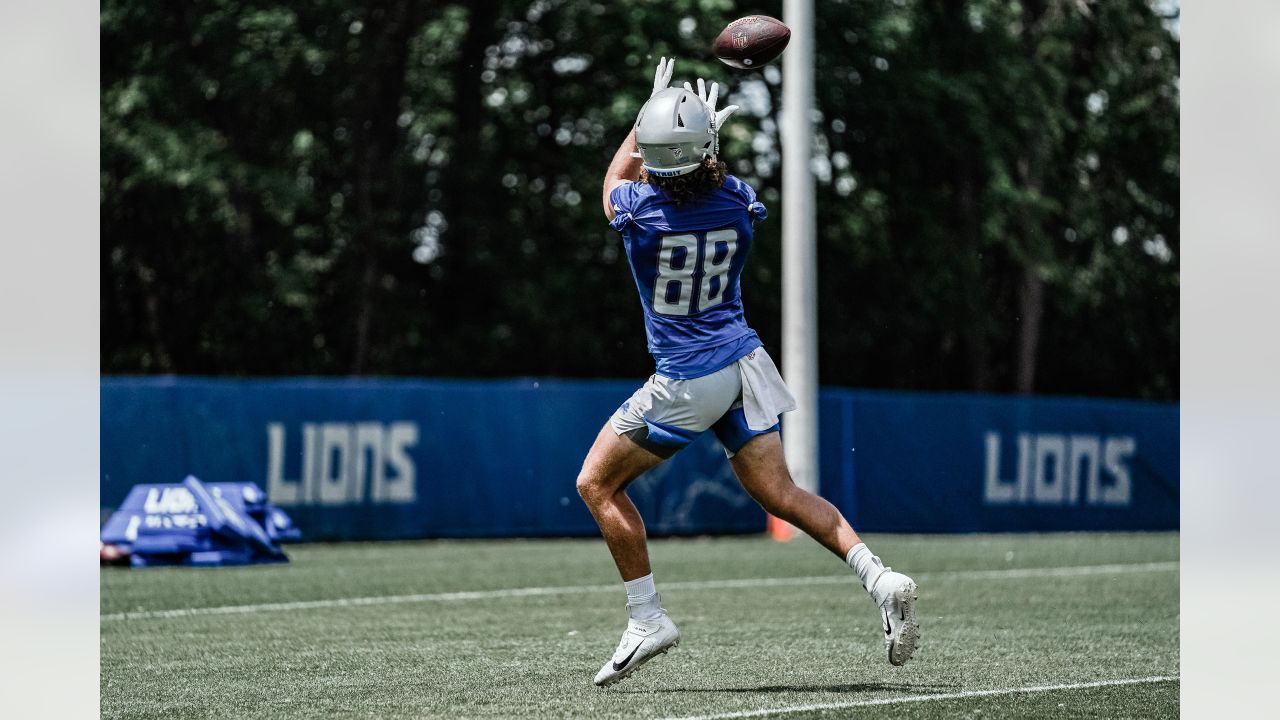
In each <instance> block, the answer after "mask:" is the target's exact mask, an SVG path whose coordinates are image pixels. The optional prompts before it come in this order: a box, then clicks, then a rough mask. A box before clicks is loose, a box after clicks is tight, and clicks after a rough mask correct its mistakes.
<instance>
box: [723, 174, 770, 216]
mask: <svg viewBox="0 0 1280 720" xmlns="http://www.w3.org/2000/svg"><path fill="white" fill-rule="evenodd" d="M730 183H732V184H731V190H732V191H733V192H734V193H735V194H737V195H738V197H740V198H742V201H743V202H744V203H745V204H746V206H747V214H748V215H750V216H751V222H752V223H753V224H754V223H757V222H760V221H761V220H764V219H765V218H767V217H769V210H768V208H766V207H765V206H764V203H762V202H760V200H759V199H757V198H756V191H755V188H753V187H751V186H750V185H748V184H746V183H745V182H743V181H742V180H740V179H738V178H737V177H735V176H732V175H731V176H729V179H728V180H727V181H726V184H730Z"/></svg>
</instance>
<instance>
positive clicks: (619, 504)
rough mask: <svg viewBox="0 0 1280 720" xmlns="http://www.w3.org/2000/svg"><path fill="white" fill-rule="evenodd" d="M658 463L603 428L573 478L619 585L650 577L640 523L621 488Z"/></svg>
mask: <svg viewBox="0 0 1280 720" xmlns="http://www.w3.org/2000/svg"><path fill="white" fill-rule="evenodd" d="M662 460H663V458H662V457H659V456H658V455H655V454H654V453H653V452H651V451H649V450H646V449H644V448H643V447H641V446H640V445H638V444H636V443H635V442H634V441H632V440H631V439H629V438H626V437H623V436H621V435H619V434H618V433H616V432H615V431H614V429H613V427H611V425H610V424H609V423H605V425H604V427H602V428H600V433H599V434H598V435H596V441H595V442H594V443H593V444H592V445H591V450H590V451H589V452H588V453H587V458H586V460H584V461H583V463H582V471H581V472H580V473H579V474H578V494H579V495H581V496H582V500H583V502H585V503H586V504H587V508H588V509H589V510H591V515H592V516H593V517H595V519H596V524H597V525H599V526H600V534H601V535H603V536H604V541H605V544H606V545H608V546H609V552H610V554H612V555H613V562H614V564H615V565H617V566H618V573H619V574H621V575H622V580H623V582H628V581H632V580H635V579H637V578H640V577H643V576H645V575H648V574H650V572H651V569H650V567H649V549H648V547H647V543H646V538H645V530H644V520H642V519H641V518H640V511H639V510H636V506H635V503H633V502H631V498H629V497H627V493H626V489H627V485H629V484H631V481H632V480H635V479H636V478H637V477H640V475H642V474H643V473H644V472H645V471H646V470H649V469H650V468H652V467H654V466H655V465H657V464H658V463H660V462H662Z"/></svg>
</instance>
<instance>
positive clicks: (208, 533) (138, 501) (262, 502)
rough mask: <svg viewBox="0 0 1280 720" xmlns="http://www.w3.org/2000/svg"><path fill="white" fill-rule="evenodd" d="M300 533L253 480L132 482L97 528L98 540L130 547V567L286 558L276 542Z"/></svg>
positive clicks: (231, 562) (236, 562)
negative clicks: (102, 523) (103, 523)
mask: <svg viewBox="0 0 1280 720" xmlns="http://www.w3.org/2000/svg"><path fill="white" fill-rule="evenodd" d="M301 539H302V533H301V532H300V531H299V530H298V528H297V527H295V526H294V524H293V520H291V519H290V518H289V516H288V515H286V514H285V513H284V511H282V510H280V509H279V508H277V507H275V506H274V505H271V504H270V503H269V502H267V494H266V493H264V492H263V491H262V488H260V487H258V486H257V484H256V483H251V482H244V483H208V484H205V483H202V482H200V481H199V480H197V479H196V478H194V477H192V476H190V475H188V476H187V478H186V479H185V480H183V481H182V483H181V484H144V485H134V486H133V489H132V490H130V491H129V496H128V497H127V498H125V501H124V504H122V505H121V506H120V509H119V510H117V511H116V512H115V513H114V514H112V516H111V519H109V520H107V524H106V525H104V526H103V528H102V542H103V544H105V545H116V546H119V547H121V548H123V549H125V550H127V551H129V553H130V562H131V563H132V565H133V566H134V567H147V566H152V565H198V566H216V565H247V564H250V563H261V562H288V561H289V558H287V557H286V556H285V554H284V550H282V549H281V547H280V543H281V542H292V541H297V540H301Z"/></svg>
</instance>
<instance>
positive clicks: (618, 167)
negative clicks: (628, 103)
mask: <svg viewBox="0 0 1280 720" xmlns="http://www.w3.org/2000/svg"><path fill="white" fill-rule="evenodd" d="M639 150H640V149H639V148H638V147H636V129H635V128H634V127H633V128H631V132H630V133H628V134H627V139H626V140H623V141H622V145H620V146H619V147H618V152H616V153H614V154H613V160H612V161H610V162H609V169H608V170H607V171H605V174H604V216H605V217H607V218H609V221H610V222H612V221H613V216H614V211H613V202H612V201H611V200H609V195H610V194H611V193H612V192H613V189H614V188H616V187H618V186H619V185H621V184H622V183H625V182H632V181H634V180H635V179H636V178H638V177H639V176H640V158H639V157H638V156H639V154H640V153H639ZM633 155H634V156H633Z"/></svg>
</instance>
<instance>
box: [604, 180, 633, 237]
mask: <svg viewBox="0 0 1280 720" xmlns="http://www.w3.org/2000/svg"><path fill="white" fill-rule="evenodd" d="M637 200H638V193H637V192H636V184H635V183H634V182H624V183H622V184H621V185H618V186H617V187H615V188H614V189H613V190H612V191H610V192H609V204H610V205H613V212H614V216H613V220H611V221H609V227H611V228H613V229H614V230H618V231H621V230H622V228H624V227H626V226H627V223H629V222H631V218H632V216H633V215H634V213H635V209H636V203H637Z"/></svg>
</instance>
